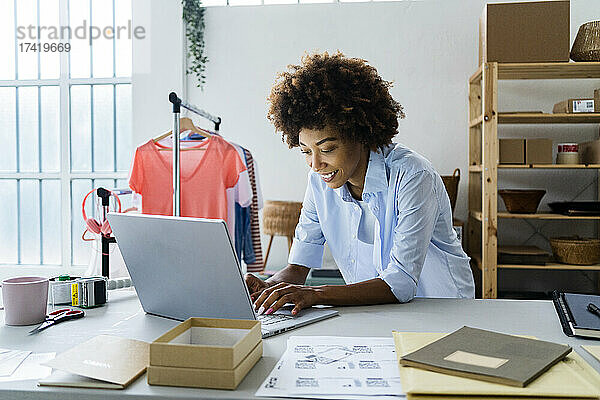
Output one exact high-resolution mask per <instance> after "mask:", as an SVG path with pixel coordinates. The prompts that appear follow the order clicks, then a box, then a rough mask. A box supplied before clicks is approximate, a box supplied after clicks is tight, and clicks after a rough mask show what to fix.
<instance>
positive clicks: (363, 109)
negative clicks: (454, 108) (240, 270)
mask: <svg viewBox="0 0 600 400" xmlns="http://www.w3.org/2000/svg"><path fill="white" fill-rule="evenodd" d="M390 86H391V84H390V83H389V82H386V81H384V80H383V79H382V78H381V77H380V76H379V75H378V74H377V70H376V69H375V68H373V67H372V66H369V65H368V64H367V63H366V62H365V61H364V60H361V59H356V58H346V57H345V56H344V55H343V54H341V53H338V54H334V55H328V54H327V53H324V54H315V55H312V56H305V57H304V58H303V59H302V63H301V65H293V66H290V67H289V71H287V72H284V73H282V74H280V75H279V77H278V81H277V82H276V84H275V86H274V87H273V88H272V91H271V95H270V96H269V101H270V109H269V113H268V117H269V119H270V120H271V122H272V123H273V124H274V125H275V128H276V129H277V130H278V131H281V132H283V138H284V139H285V141H286V142H287V144H288V146H289V147H290V148H293V147H300V151H301V152H302V153H303V154H304V156H305V158H306V163H307V164H308V165H309V166H310V168H311V171H310V173H309V175H308V185H307V188H306V194H305V197H304V202H303V205H302V212H301V215H300V221H299V222H298V225H297V227H296V233H295V237H294V241H293V245H292V248H291V251H290V255H289V259H288V262H289V265H288V266H287V267H285V268H284V269H282V270H281V271H279V272H277V273H276V274H275V275H273V276H272V277H271V278H269V279H268V280H267V281H265V282H263V281H261V280H260V279H259V278H257V277H256V276H254V275H251V274H247V275H246V284H247V285H248V288H249V290H250V293H251V295H252V299H253V300H254V304H255V307H256V310H257V312H258V313H259V314H262V313H265V314H271V313H273V312H274V311H276V310H277V309H278V308H280V307H281V306H283V305H284V304H285V303H294V305H295V307H294V309H293V310H292V313H293V314H297V313H298V312H299V311H300V310H301V309H302V308H306V307H310V306H312V305H315V304H330V305H367V304H384V303H397V302H400V303H404V302H408V301H410V300H411V299H412V298H413V297H415V296H426V297H466V298H473V296H474V284H473V276H472V273H471V269H470V267H469V257H467V255H466V254H465V253H464V251H463V250H462V247H461V244H460V242H459V240H458V239H457V236H456V233H455V231H454V229H453V228H452V211H451V208H450V200H449V199H448V194H447V193H446V190H445V187H444V185H443V183H442V180H441V178H440V176H439V175H438V174H437V172H435V170H434V169H433V167H432V166H431V164H430V163H429V161H427V160H426V159H425V158H423V157H422V156H420V155H419V154H417V153H415V152H414V151H412V150H410V149H408V148H406V147H404V146H402V145H400V144H393V143H392V138H393V137H394V136H395V135H396V134H397V129H398V118H404V113H403V109H402V106H401V105H400V104H399V103H398V102H396V101H395V100H394V99H392V97H391V96H390V94H389V90H388V89H389V87H390ZM325 242H327V244H328V246H329V248H330V250H331V253H332V255H333V257H334V259H335V262H336V264H337V266H338V268H339V269H340V271H341V273H342V276H343V277H344V280H345V282H346V285H344V286H318V287H310V286H304V285H303V284H304V283H305V281H306V277H307V275H308V272H309V270H310V268H320V267H321V265H322V258H323V246H324V244H325Z"/></svg>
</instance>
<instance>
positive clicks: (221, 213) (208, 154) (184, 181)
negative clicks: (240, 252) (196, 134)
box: [129, 135, 246, 221]
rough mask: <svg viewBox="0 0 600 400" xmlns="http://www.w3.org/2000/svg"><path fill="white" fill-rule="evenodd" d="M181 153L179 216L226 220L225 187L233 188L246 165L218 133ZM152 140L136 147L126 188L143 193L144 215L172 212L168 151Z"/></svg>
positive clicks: (170, 160) (170, 167)
mask: <svg viewBox="0 0 600 400" xmlns="http://www.w3.org/2000/svg"><path fill="white" fill-rule="evenodd" d="M195 147H204V148H205V150H186V151H182V152H181V156H180V163H181V164H180V167H181V174H180V176H181V184H180V187H181V194H180V199H181V216H183V217H199V218H218V219H223V220H225V221H227V189H228V188H232V187H234V186H235V185H236V184H237V182H238V179H239V176H240V174H241V173H243V172H244V171H246V166H245V165H244V163H243V162H242V160H241V159H240V157H239V154H238V152H237V151H236V149H235V148H234V147H233V146H232V145H231V144H229V143H228V142H227V141H225V140H224V139H222V138H220V137H219V136H216V135H215V136H212V137H211V138H210V139H209V140H205V141H203V142H202V143H201V144H200V145H198V146H195ZM159 148H165V146H163V145H161V144H155V143H154V142H153V141H152V140H149V141H148V142H146V143H144V144H143V145H141V146H139V147H138V148H137V149H136V152H135V157H134V160H133V166H132V168H131V176H130V178H129V187H130V188H131V189H132V190H133V191H134V192H136V193H139V194H141V195H142V212H143V213H144V214H159V215H173V188H172V187H173V183H172V182H173V168H172V162H173V161H172V159H173V155H172V153H171V151H159Z"/></svg>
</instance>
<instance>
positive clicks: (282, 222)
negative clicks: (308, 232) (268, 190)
mask: <svg viewBox="0 0 600 400" xmlns="http://www.w3.org/2000/svg"><path fill="white" fill-rule="evenodd" d="M301 209H302V203H300V202H297V201H274V200H265V205H264V207H263V214H262V218H263V233H264V234H266V235H271V236H288V237H289V236H294V231H295V230H296V225H298V220H299V219H300V210H301Z"/></svg>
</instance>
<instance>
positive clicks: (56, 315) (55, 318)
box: [29, 308, 85, 335]
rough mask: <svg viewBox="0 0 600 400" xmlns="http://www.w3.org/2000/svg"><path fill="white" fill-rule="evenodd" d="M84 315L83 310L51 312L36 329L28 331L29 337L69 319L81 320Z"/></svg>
mask: <svg viewBox="0 0 600 400" xmlns="http://www.w3.org/2000/svg"><path fill="white" fill-rule="evenodd" d="M84 315H85V314H84V313H83V310H73V309H71V308H61V309H60V310H55V311H52V312H51V313H49V314H48V315H47V316H46V321H44V322H43V323H42V324H41V325H40V326H38V327H37V328H35V329H33V330H31V331H29V334H30V335H31V334H33V333H38V332H40V331H43V330H44V329H46V328H49V327H51V326H52V325H56V324H59V323H61V322H64V321H68V320H70V319H77V318H83V316H84Z"/></svg>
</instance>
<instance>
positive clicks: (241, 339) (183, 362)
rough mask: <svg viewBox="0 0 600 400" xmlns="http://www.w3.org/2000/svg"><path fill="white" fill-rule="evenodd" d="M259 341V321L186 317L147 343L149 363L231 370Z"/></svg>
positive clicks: (152, 364)
mask: <svg viewBox="0 0 600 400" xmlns="http://www.w3.org/2000/svg"><path fill="white" fill-rule="evenodd" d="M259 343H262V336H261V330H260V322H259V321H250V320H239V319H210V318H189V319H188V320H186V321H184V322H182V323H181V324H179V325H177V326H176V327H175V328H173V329H171V330H170V331H168V332H167V333H165V334H164V335H162V336H161V337H159V338H158V339H156V340H155V341H154V342H152V343H150V365H151V366H164V367H182V368H202V369H220V370H233V369H235V368H236V367H237V366H238V365H239V364H240V363H241V362H242V360H244V359H245V358H246V356H248V354H249V353H250V352H251V351H253V349H254V348H256V345H257V344H259Z"/></svg>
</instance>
